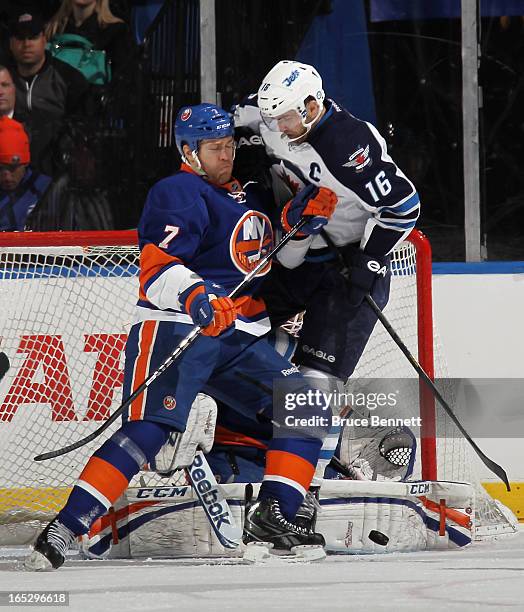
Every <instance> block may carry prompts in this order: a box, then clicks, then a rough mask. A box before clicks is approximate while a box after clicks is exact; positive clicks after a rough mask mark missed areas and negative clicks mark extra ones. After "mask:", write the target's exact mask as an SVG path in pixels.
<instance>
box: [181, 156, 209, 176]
mask: <svg viewBox="0 0 524 612" xmlns="http://www.w3.org/2000/svg"><path fill="white" fill-rule="evenodd" d="M191 155H192V156H193V163H191V162H190V161H189V160H188V159H187V158H186V156H185V155H183V156H182V161H183V162H184V163H186V164H188V165H189V166H191V168H193V170H194V171H195V172H196V173H197V174H199V175H200V176H207V174H206V173H205V172H204V169H203V168H202V164H201V163H200V160H199V159H198V151H191Z"/></svg>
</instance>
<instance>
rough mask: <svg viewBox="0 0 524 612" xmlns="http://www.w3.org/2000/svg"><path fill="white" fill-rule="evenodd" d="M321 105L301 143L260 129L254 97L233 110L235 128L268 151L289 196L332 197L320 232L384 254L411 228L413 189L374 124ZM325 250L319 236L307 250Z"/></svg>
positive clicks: (415, 215) (416, 207)
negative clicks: (321, 191)
mask: <svg viewBox="0 0 524 612" xmlns="http://www.w3.org/2000/svg"><path fill="white" fill-rule="evenodd" d="M325 105H326V113H325V115H324V116H323V117H322V119H321V120H320V122H319V123H318V124H317V125H316V126H315V127H314V128H313V130H312V131H311V132H310V133H309V135H308V137H307V140H306V141H305V142H302V143H300V144H295V143H292V142H290V141H289V139H288V137H287V136H285V135H284V134H282V133H280V132H275V131H272V130H270V129H269V128H268V127H267V126H266V125H265V123H264V122H263V121H262V118H261V115H260V111H259V109H258V106H257V97H256V95H254V96H250V97H249V98H248V99H247V100H246V101H245V102H243V103H242V104H240V105H238V106H237V107H236V109H235V126H236V127H244V126H245V127H249V128H250V129H252V130H254V131H256V132H258V133H259V134H260V135H261V137H262V139H263V140H264V143H265V146H266V151H267V153H268V154H269V155H270V156H272V157H274V158H276V166H275V167H274V168H276V172H277V173H278V174H279V175H280V177H281V178H282V180H284V181H285V182H286V183H287V185H288V186H289V187H290V188H291V190H292V192H293V193H296V191H300V190H301V189H302V188H303V187H304V186H305V185H307V184H313V185H317V186H319V187H327V188H329V189H331V190H332V191H334V192H335V193H336V195H337V197H338V204H337V207H336V209H335V212H334V214H333V216H332V217H331V219H330V221H329V223H328V224H327V225H326V228H325V229H326V231H327V233H328V235H329V237H330V238H331V239H332V241H333V242H334V243H335V244H336V245H337V246H343V245H346V244H352V243H359V244H360V247H361V248H362V249H363V250H364V251H366V252H368V253H370V254H373V255H386V254H388V253H389V252H390V251H391V250H392V249H393V248H394V247H395V246H396V245H397V244H398V243H399V242H401V241H402V240H403V239H404V238H405V237H406V236H407V235H408V234H409V232H410V231H411V230H412V229H413V227H414V226H415V222H416V220H417V218H418V215H419V209H420V201H419V197H418V194H417V191H416V189H415V186H414V185H413V183H412V182H411V181H410V180H409V179H408V178H407V177H406V176H405V175H404V173H403V172H402V171H401V170H400V169H399V168H398V166H397V165H396V164H395V162H394V161H393V160H392V159H391V157H390V156H389V154H388V152H387V146H386V143H385V141H384V139H383V138H382V136H381V135H380V134H379V132H378V131H377V129H376V128H375V127H374V126H373V125H371V124H370V123H367V122H365V121H361V120H359V119H357V118H355V117H353V115H351V114H350V113H349V112H347V111H346V110H344V109H342V108H341V107H340V106H338V105H337V104H336V103H335V102H334V101H333V100H327V101H326V104H325ZM325 246H326V243H325V241H324V240H323V239H322V237H321V236H318V237H316V238H315V239H314V240H312V242H311V244H310V248H311V249H319V248H323V247H325ZM310 252H311V251H310Z"/></svg>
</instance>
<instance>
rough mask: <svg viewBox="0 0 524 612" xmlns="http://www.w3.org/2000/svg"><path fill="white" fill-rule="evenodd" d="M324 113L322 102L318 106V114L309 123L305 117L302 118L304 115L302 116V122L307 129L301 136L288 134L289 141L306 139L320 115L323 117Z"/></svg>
mask: <svg viewBox="0 0 524 612" xmlns="http://www.w3.org/2000/svg"><path fill="white" fill-rule="evenodd" d="M323 114H324V105H323V104H321V105H320V106H319V108H318V113H317V116H316V117H315V118H314V119H313V120H312V121H310V122H309V123H305V122H304V119H302V117H301V118H300V122H301V123H302V125H303V126H304V127H305V128H306V131H305V132H304V133H303V134H301V135H300V136H296V137H295V138H289V136H288V141H289V142H297V141H302V140H304V139H305V138H306V137H307V135H308V134H309V132H310V131H311V130H312V128H313V127H314V125H315V123H317V122H318V120H319V119H320V117H322V115H323Z"/></svg>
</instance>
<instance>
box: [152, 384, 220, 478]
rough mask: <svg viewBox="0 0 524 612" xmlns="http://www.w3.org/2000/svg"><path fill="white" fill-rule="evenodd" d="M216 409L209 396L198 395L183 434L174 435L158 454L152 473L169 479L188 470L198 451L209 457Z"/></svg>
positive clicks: (175, 433)
mask: <svg viewBox="0 0 524 612" xmlns="http://www.w3.org/2000/svg"><path fill="white" fill-rule="evenodd" d="M216 420H217V405H216V402H215V400H214V399H213V398H211V397H209V395H204V394H203V393H199V394H198V395H197V396H196V398H195V401H194V402H193V405H192V406H191V410H190V411H189V415H188V417H187V424H186V430H185V431H184V433H180V432H178V431H173V432H171V434H170V435H169V438H168V440H167V442H166V443H165V444H164V445H163V446H162V448H161V449H160V450H159V451H158V453H157V455H156V457H155V459H154V460H153V462H152V463H151V466H150V467H151V469H152V470H154V471H155V472H156V473H157V474H159V475H160V476H163V477H165V478H169V477H170V476H172V475H173V473H174V472H176V471H177V470H178V469H180V468H184V467H189V466H190V465H191V464H192V463H193V460H194V458H195V454H196V452H197V450H198V449H199V448H200V449H202V450H203V451H204V453H208V452H209V451H210V450H211V447H212V446H213V440H214V438H215V425H216Z"/></svg>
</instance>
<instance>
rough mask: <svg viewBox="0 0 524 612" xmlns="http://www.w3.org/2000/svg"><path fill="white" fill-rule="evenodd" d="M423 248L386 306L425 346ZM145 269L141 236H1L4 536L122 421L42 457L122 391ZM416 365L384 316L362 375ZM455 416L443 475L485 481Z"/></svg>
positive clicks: (401, 267)
mask: <svg viewBox="0 0 524 612" xmlns="http://www.w3.org/2000/svg"><path fill="white" fill-rule="evenodd" d="M26 241H27V238H26ZM414 253H415V251H414V249H413V247H411V246H410V245H408V244H406V245H403V246H402V247H400V249H399V250H398V252H397V253H396V255H395V263H394V264H393V271H394V275H395V276H394V282H393V288H392V294H391V299H390V304H389V305H388V307H387V310H386V314H387V315H388V317H389V318H390V321H391V323H392V324H393V326H394V327H395V329H396V330H397V331H398V333H399V334H400V335H401V337H402V338H403V339H404V341H405V342H406V343H407V344H408V346H409V348H410V349H411V350H412V351H413V353H414V354H415V355H417V300H416V280H415V276H414V272H415V268H416V262H415V254H414ZM137 274H138V248H137V247H136V246H134V245H132V244H130V245H129V246H118V247H114V246H89V247H78V246H73V247H32V246H3V247H0V350H1V351H3V352H5V353H6V354H7V355H8V357H9V359H10V361H11V368H10V369H9V371H8V373H7V374H6V376H5V378H4V379H3V380H2V382H1V383H0V440H1V446H0V543H15V542H16V543H19V542H24V541H25V542H28V541H31V540H32V539H33V538H34V537H35V535H36V533H37V532H38V529H40V526H41V522H42V521H45V520H48V519H49V518H50V517H52V516H53V515H54V514H55V513H56V512H57V510H58V509H60V507H61V506H62V505H63V503H64V501H65V499H66V496H67V494H68V491H69V490H70V487H71V486H72V484H74V481H75V479H76V478H77V476H78V475H79V473H80V471H81V470H82V468H83V466H84V464H85V462H86V460H87V458H88V457H89V456H90V455H91V454H92V452H93V451H94V450H95V449H96V448H98V446H99V445H100V444H101V443H102V442H103V441H104V440H105V439H106V438H107V437H108V436H109V435H110V434H111V433H112V431H114V429H116V428H117V427H118V422H117V423H115V424H114V426H113V427H111V428H109V429H108V430H107V431H106V432H105V433H104V434H103V435H102V436H101V437H99V438H97V439H96V440H95V441H93V442H92V443H90V444H88V445H85V446H83V447H82V448H80V449H78V450H77V451H74V452H72V453H69V454H67V455H64V456H62V457H58V458H56V459H52V460H49V461H45V462H38V463H37V462H34V461H33V457H34V456H35V455H36V454H39V453H43V452H46V451H50V450H54V449H57V448H61V447H62V446H64V445H66V444H69V443H71V442H73V441H76V440H77V439H79V438H81V437H84V436H86V435H88V434H89V433H91V432H92V431H94V429H96V428H97V427H98V426H99V425H100V424H101V422H102V421H103V420H104V419H105V418H107V417H108V416H109V414H111V412H112V411H113V410H114V409H115V408H117V407H118V405H119V404H120V403H121V401H122V388H121V385H122V378H123V373H122V372H123V349H124V344H125V339H126V334H127V332H128V330H129V327H130V324H131V321H132V320H133V313H134V304H135V302H136V299H137V295H138V279H137ZM435 354H436V356H437V357H436V360H435V361H436V366H437V368H436V370H437V371H436V374H437V376H439V375H445V374H446V372H445V370H443V369H442V368H443V366H442V364H443V363H444V360H443V359H442V356H441V351H440V349H439V346H438V343H437V346H436V353H435ZM370 367H371V368H372V371H371V372H370V371H369V368H370ZM366 368H367V370H366ZM409 369H410V366H409V364H407V362H406V360H405V358H404V357H403V356H402V354H401V353H400V351H399V350H398V348H397V347H396V346H395V345H393V344H392V342H391V340H390V339H389V337H388V336H387V335H386V334H385V332H384V330H383V329H381V328H380V326H379V325H377V327H376V330H375V332H374V334H373V337H372V339H371V341H370V345H369V347H368V349H367V350H366V353H365V355H364V356H363V359H362V361H361V364H360V365H359V369H358V375H359V376H361V377H365V376H373V377H381V376H382V377H402V376H413V375H414V374H413V373H412V372H409ZM413 401H414V402H417V398H414V399H413ZM447 421H449V419H444V418H442V419H441V418H439V419H438V430H437V431H438V436H439V440H438V461H439V473H438V475H439V477H440V478H442V479H453V480H466V481H469V482H478V479H476V478H475V476H474V475H473V473H472V471H471V469H470V468H471V464H472V461H471V453H469V451H468V449H466V448H465V445H464V442H463V440H461V439H459V438H458V437H457V436H456V435H454V433H453V435H448V430H447V429H446V428H448V427H449V423H448V422H447ZM418 473H420V472H418ZM152 480H154V481H158V482H160V480H159V479H157V477H155V476H153V475H151V474H141V475H140V477H139V478H137V481H136V483H132V484H138V483H139V482H140V483H141V484H144V482H147V483H148V484H150V483H151V481H152ZM179 480H180V478H179V479H178V481H179ZM176 481H177V479H175V480H174V481H173V482H176ZM161 482H162V484H166V483H165V481H161ZM479 487H480V484H479ZM490 507H491V506H490ZM490 511H493V510H490ZM498 518H499V517H497V519H498Z"/></svg>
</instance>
